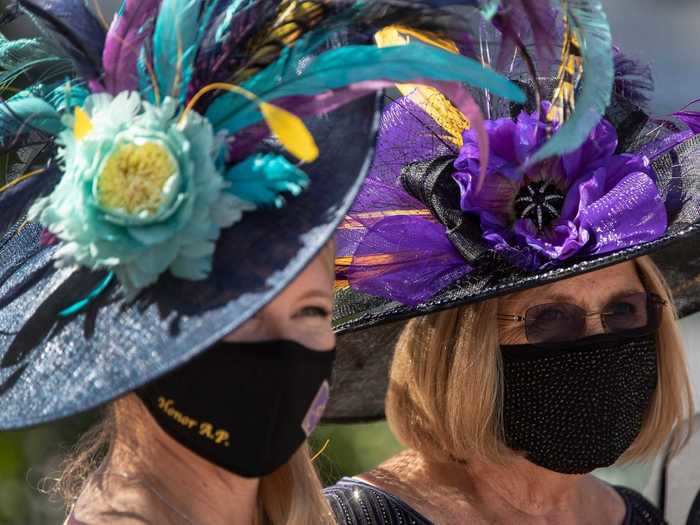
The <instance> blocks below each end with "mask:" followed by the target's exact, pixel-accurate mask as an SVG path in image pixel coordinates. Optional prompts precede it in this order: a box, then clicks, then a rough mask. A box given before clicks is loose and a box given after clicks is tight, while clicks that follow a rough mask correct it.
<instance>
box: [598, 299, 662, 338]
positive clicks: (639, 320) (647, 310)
mask: <svg viewBox="0 0 700 525" xmlns="http://www.w3.org/2000/svg"><path fill="white" fill-rule="evenodd" d="M660 308H661V303H660V302H659V301H657V300H655V296H652V295H650V294H647V293H638V294H632V295H628V296H626V297H622V298H620V299H617V300H615V301H613V302H612V303H610V304H609V305H608V306H607V307H606V309H605V313H604V314H603V319H604V322H605V326H606V328H607V329H608V331H609V332H626V331H629V330H638V329H640V328H646V329H649V330H655V329H656V328H657V327H658V324H659V313H660Z"/></svg>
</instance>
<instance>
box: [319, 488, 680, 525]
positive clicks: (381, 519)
mask: <svg viewBox="0 0 700 525" xmlns="http://www.w3.org/2000/svg"><path fill="white" fill-rule="evenodd" d="M614 489H615V490H616V491H617V492H618V494H620V496H622V499H624V500H625V507H626V512H625V519H624V521H623V522H622V524H620V525H664V524H665V523H666V521H664V519H663V516H662V515H661V512H660V511H659V510H658V509H656V507H654V506H653V505H652V504H651V503H650V502H649V501H647V500H646V499H645V498H644V496H642V495H641V494H639V493H638V492H635V491H634V490H632V489H628V488H625V487H614ZM323 492H324V494H325V496H326V499H327V500H328V503H329V504H330V506H331V509H333V513H334V514H335V518H336V521H337V522H338V524H339V525H436V524H433V522H431V521H430V520H428V519H427V518H426V517H424V516H421V515H420V514H419V513H418V512H416V511H415V510H413V509H412V508H411V507H409V506H408V505H407V504H406V503H404V502H403V501H401V500H400V499H399V498H397V497H396V496H393V495H392V494H389V493H388V492H384V491H383V490H380V489H378V488H377V487H373V486H372V485H369V484H367V483H364V482H362V481H360V480H357V479H352V478H343V479H341V480H340V481H339V482H338V483H337V484H336V485H334V486H332V487H328V488H326V489H325V490H324V491H323Z"/></svg>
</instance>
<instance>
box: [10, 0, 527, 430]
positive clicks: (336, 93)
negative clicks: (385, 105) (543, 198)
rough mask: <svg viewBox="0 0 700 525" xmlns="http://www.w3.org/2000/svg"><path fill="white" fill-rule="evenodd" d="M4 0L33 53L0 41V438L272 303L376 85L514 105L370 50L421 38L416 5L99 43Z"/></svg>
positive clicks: (512, 91) (291, 15)
mask: <svg viewBox="0 0 700 525" xmlns="http://www.w3.org/2000/svg"><path fill="white" fill-rule="evenodd" d="M17 3H18V5H19V12H18V13H15V12H14V11H13V13H12V14H13V16H14V15H15V14H22V13H24V14H27V15H29V17H31V19H32V20H34V21H35V22H36V23H38V24H39V25H40V26H41V29H42V35H43V37H42V39H21V40H18V41H16V42H15V41H8V40H6V39H4V38H3V39H1V40H0V60H1V61H2V62H0V69H2V70H3V76H2V78H3V81H2V85H1V86H0V155H2V157H1V158H0V166H1V167H3V168H6V169H4V171H3V172H2V173H1V174H0V175H1V176H2V179H3V180H2V182H1V183H0V239H1V241H0V406H2V410H0V429H8V428H18V427H24V426H28V425H33V424H38V423H42V422H46V421H50V420H54V419H57V418H60V417H64V416H68V415H71V414H74V413H77V412H80V411H83V410H87V409H90V408H93V407H96V406H98V405H100V404H102V403H105V402H106V401H109V400H110V399H113V398H115V397H117V396H119V395H122V394H124V393H126V392H128V391H130V390H133V389H135V388H138V387H140V386H141V385H144V384H145V383H147V382H149V381H151V380H153V379H155V378H156V377H158V376H160V375H162V374H164V373H166V372H168V371H169V370H171V369H173V368H175V367H176V366H178V365H181V364H183V363H185V362H187V361H188V360H190V359H191V358H193V357H194V356H196V355H197V354H198V353H200V352H202V351H204V350H205V349H206V348H208V347H209V346H210V345H211V344H213V343H214V342H216V341H217V340H218V339H220V338H221V337H223V336H224V335H226V334H227V333H229V332H231V331H232V330H234V329H236V328H237V327H238V326H240V324H241V323H243V322H244V321H245V320H247V319H248V318H250V317H251V316H252V315H254V314H255V312H256V311H258V310H259V309H260V308H262V307H263V306H264V305H266V304H267V303H268V302H269V301H271V300H272V299H273V298H274V297H275V296H276V295H277V294H278V293H279V292H280V291H281V290H283V289H284V288H285V287H286V286H287V285H288V284H289V283H290V282H291V281H292V280H293V279H294V278H295V277H296V276H297V275H298V273H299V272H300V271H301V270H302V269H303V268H304V267H305V266H306V265H307V263H308V262H309V261H310V260H312V258H313V257H314V256H315V255H316V254H317V253H318V251H319V250H320V249H321V247H322V246H323V245H324V244H325V243H326V242H327V241H328V239H329V238H330V237H331V235H332V234H333V231H334V230H335V227H336V226H337V224H338V223H339V221H340V220H341V219H342V217H343V216H344V214H345V213H346V212H347V210H348V208H349V206H350V204H351V202H352V200H353V198H354V196H355V195H356V193H357V191H358V189H359V186H360V183H361V180H362V178H363V177H364V175H365V173H366V171H367V169H368V167H369V165H370V162H371V157H372V154H373V148H374V139H375V134H376V128H377V125H378V115H379V112H378V108H379V104H378V99H377V97H376V95H375V93H376V91H377V89H380V88H382V87H383V86H385V85H391V84H392V83H393V82H410V81H417V80H420V81H424V82H430V81H431V79H434V80H435V81H436V82H441V83H446V85H452V83H454V85H455V86H456V88H457V89H464V88H463V83H464V82H467V83H473V84H475V85H481V84H488V85H489V86H490V89H495V90H496V91H500V92H501V93H502V94H503V95H504V96H509V95H510V97H511V98H515V99H517V98H522V97H523V94H522V92H521V91H520V90H519V89H518V88H517V87H515V86H514V85H513V84H511V83H510V82H508V81H507V80H506V79H505V78H503V77H501V76H499V75H497V74H495V73H494V72H493V71H490V70H488V69H487V68H484V67H483V66H481V65H479V64H474V63H471V62H467V61H466V60H465V59H464V57H461V56H459V55H455V54H453V53H450V52H447V51H445V50H442V49H437V48H432V47H429V46H427V45H424V44H420V43H410V44H407V45H404V46H396V47H393V48H390V49H380V48H378V47H377V46H375V45H374V43H373V42H372V35H373V34H374V32H376V30H377V29H378V28H379V27H382V26H383V25H385V24H386V20H387V19H388V20H391V21H392V22H403V23H409V22H411V23H412V22H416V23H417V26H418V27H420V26H422V25H423V24H424V25H425V26H429V27H433V28H437V27H438V26H440V25H441V23H442V22H434V21H432V17H431V16H427V15H431V14H432V13H434V11H433V8H432V7H430V6H428V5H426V4H424V3H422V2H415V3H414V2H406V1H403V0H402V1H391V0H387V1H382V2H369V3H368V2H358V3H355V2H337V3H335V2H325V1H318V2H315V1H309V2H297V1H296V0H283V1H281V2H280V1H279V0H262V1H257V2H252V3H251V2H235V1H230V0H228V1H219V2H205V1H202V2H182V1H180V0H124V2H123V5H122V7H121V9H120V10H119V11H118V13H117V15H116V16H115V18H114V21H113V23H112V25H111V27H110V28H109V30H107V31H105V29H104V28H103V26H102V24H101V23H99V22H98V20H97V19H96V18H95V16H94V15H93V14H92V12H91V11H90V10H89V9H87V7H86V5H85V3H84V2H73V1H65V0H52V1H51V2H40V1H37V0H19V1H18V2H17ZM10 18H11V17H10ZM3 19H4V18H3ZM445 23H447V21H446V22H445ZM173 28H176V30H173ZM44 38H45V39H47V40H44ZM350 42H352V43H350ZM56 53H58V54H56ZM436 64H437V66H436ZM37 65H38V66H40V67H39V69H38V70H35V69H34V67H35V66H37ZM6 70H7V71H6ZM33 75H35V76H33ZM28 78H29V79H31V78H35V79H36V82H34V83H33V84H31V85H29V86H27V85H26V84H21V85H19V86H18V87H19V93H16V91H17V89H15V88H14V86H13V89H14V91H12V90H11V89H9V88H8V86H7V83H8V82H11V81H12V80H13V79H20V80H21V81H24V80H26V79H28ZM5 95H7V97H6V98H5Z"/></svg>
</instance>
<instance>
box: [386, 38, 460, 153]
mask: <svg viewBox="0 0 700 525" xmlns="http://www.w3.org/2000/svg"><path fill="white" fill-rule="evenodd" d="M411 38H415V39H417V40H420V41H421V42H423V43H425V44H429V45H432V46H435V47H438V48H440V49H444V50H446V51H449V52H451V53H459V49H458V48H457V45H456V44H455V43H454V42H453V41H451V40H447V39H444V38H440V37H438V36H436V35H433V34H431V33H423V32H420V31H416V30H414V29H411V28H409V27H405V26H398V25H394V26H388V27H385V28H384V29H381V30H379V31H377V33H375V35H374V40H375V42H376V43H377V46H379V47H389V46H402V45H406V44H408V43H409V42H410V41H411ZM396 87H397V88H398V90H399V91H400V92H401V94H402V95H404V96H406V97H408V98H409V100H411V101H412V102H413V103H414V104H416V105H417V106H418V107H420V108H421V109H422V110H423V111H425V112H426V113H427V114H428V115H430V117H431V118H432V119H433V120H434V121H435V122H437V123H438V125H439V126H440V127H441V128H443V129H444V130H445V131H446V132H447V133H448V136H447V137H446V138H447V139H448V140H450V141H452V142H453V143H454V144H455V145H457V146H461V145H462V142H463V139H462V132H463V131H464V130H465V129H469V120H468V119H467V117H465V116H464V114H463V113H462V112H461V111H460V110H459V109H457V108H456V107H455V106H454V105H453V104H452V103H451V102H450V100H449V99H448V98H447V97H446V96H445V95H443V94H442V93H440V91H439V90H437V89H435V88H434V87H430V86H421V85H418V84H397V85H396Z"/></svg>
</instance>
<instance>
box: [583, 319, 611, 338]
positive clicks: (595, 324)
mask: <svg viewBox="0 0 700 525" xmlns="http://www.w3.org/2000/svg"><path fill="white" fill-rule="evenodd" d="M605 332H606V329H605V324H604V323H603V317H602V316H600V315H591V316H589V317H587V318H586V335H598V334H604V333H605Z"/></svg>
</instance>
